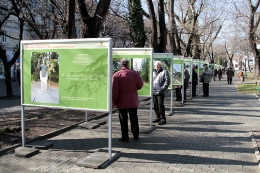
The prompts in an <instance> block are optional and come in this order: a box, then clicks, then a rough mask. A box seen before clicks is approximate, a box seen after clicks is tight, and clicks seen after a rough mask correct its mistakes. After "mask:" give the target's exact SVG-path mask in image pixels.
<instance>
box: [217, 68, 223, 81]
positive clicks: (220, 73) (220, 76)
mask: <svg viewBox="0 0 260 173" xmlns="http://www.w3.org/2000/svg"><path fill="white" fill-rule="evenodd" d="M221 79H222V70H221V68H218V80H221Z"/></svg>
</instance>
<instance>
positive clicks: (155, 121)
mask: <svg viewBox="0 0 260 173" xmlns="http://www.w3.org/2000/svg"><path fill="white" fill-rule="evenodd" d="M160 121H161V119H159V118H158V119H156V120H154V121H153V123H158V122H160Z"/></svg>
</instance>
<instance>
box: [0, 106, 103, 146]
mask: <svg viewBox="0 0 260 173" xmlns="http://www.w3.org/2000/svg"><path fill="white" fill-rule="evenodd" d="M103 114H104V113H102V112H88V119H92V118H95V117H98V116H100V115H103ZM85 120H86V117H85V111H77V110H64V109H49V108H41V109H34V110H28V111H26V116H25V130H26V131H25V135H26V140H29V139H33V138H35V137H38V136H41V135H45V134H48V133H51V132H55V131H57V130H59V129H62V128H65V127H68V126H71V125H73V124H76V123H78V122H81V121H85ZM21 141H22V133H21V112H20V111H19V112H12V113H6V114H5V115H1V116H0V150H2V149H5V148H8V147H10V146H12V145H14V144H18V143H21Z"/></svg>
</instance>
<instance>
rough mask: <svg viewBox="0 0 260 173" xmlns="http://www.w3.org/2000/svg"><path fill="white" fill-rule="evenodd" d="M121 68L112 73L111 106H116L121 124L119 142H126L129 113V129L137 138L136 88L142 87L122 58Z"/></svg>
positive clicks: (138, 76)
mask: <svg viewBox="0 0 260 173" xmlns="http://www.w3.org/2000/svg"><path fill="white" fill-rule="evenodd" d="M120 64H121V69H120V70H119V71H118V72H116V73H115V74H114V75H113V85H112V100H113V107H117V108H118V112H119V120H120V124H121V132H122V138H120V139H119V141H121V142H128V141H129V135H128V116H127V112H128V113H129V117H130V122H131V130H132V133H133V136H134V139H135V140H138V138H139V124H138V117H137V107H138V94H137V90H139V89H141V88H142V87H143V81H142V79H141V77H140V75H139V73H137V72H136V71H134V70H130V69H129V61H128V60H127V59H122V60H121V62H120Z"/></svg>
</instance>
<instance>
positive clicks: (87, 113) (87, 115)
mask: <svg viewBox="0 0 260 173" xmlns="http://www.w3.org/2000/svg"><path fill="white" fill-rule="evenodd" d="M85 115H86V122H88V111H86V114H85Z"/></svg>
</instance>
